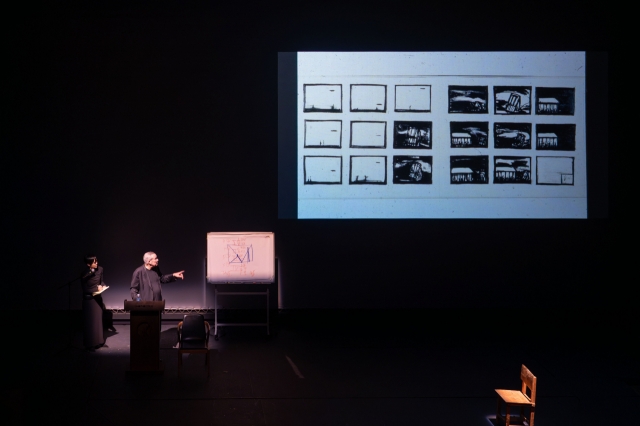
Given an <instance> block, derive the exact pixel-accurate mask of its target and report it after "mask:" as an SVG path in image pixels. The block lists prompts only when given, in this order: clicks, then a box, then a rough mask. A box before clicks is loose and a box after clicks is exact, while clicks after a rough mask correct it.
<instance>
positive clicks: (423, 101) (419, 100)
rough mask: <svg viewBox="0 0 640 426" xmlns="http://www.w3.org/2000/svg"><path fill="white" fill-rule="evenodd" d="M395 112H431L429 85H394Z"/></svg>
mask: <svg viewBox="0 0 640 426" xmlns="http://www.w3.org/2000/svg"><path fill="white" fill-rule="evenodd" d="M395 110H396V112H431V86H430V85H396V107H395Z"/></svg>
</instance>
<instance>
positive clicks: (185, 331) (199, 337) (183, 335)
mask: <svg viewBox="0 0 640 426" xmlns="http://www.w3.org/2000/svg"><path fill="white" fill-rule="evenodd" d="M210 329H211V327H210V326H209V323H208V322H207V321H205V320H204V316H203V315H200V314H188V315H185V316H184V319H183V320H182V321H180V322H179V323H178V375H180V367H182V354H184V353H191V354H193V353H198V354H204V355H206V357H205V365H206V366H207V378H209V375H210V366H209V364H210V362H209V331H210Z"/></svg>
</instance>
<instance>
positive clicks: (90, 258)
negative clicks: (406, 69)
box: [84, 256, 96, 265]
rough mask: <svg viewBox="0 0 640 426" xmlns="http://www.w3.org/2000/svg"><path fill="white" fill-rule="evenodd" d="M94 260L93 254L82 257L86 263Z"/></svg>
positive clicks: (89, 263) (88, 263)
mask: <svg viewBox="0 0 640 426" xmlns="http://www.w3.org/2000/svg"><path fill="white" fill-rule="evenodd" d="M95 260H96V257H95V256H85V257H84V263H86V264H87V265H91V264H92V263H93V262H94V261H95Z"/></svg>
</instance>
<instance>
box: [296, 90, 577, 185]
mask: <svg viewBox="0 0 640 426" xmlns="http://www.w3.org/2000/svg"><path fill="white" fill-rule="evenodd" d="M343 86H347V87H343ZM431 90H432V86H431V85H428V84H414V85H408V84H407V85H405V84H402V85H400V84H398V85H386V84H350V85H343V84H304V85H303V102H302V105H303V113H304V114H303V117H304V145H303V159H304V163H303V170H304V178H303V179H304V184H305V185H343V184H349V185H423V184H427V185H428V184H432V183H433V178H432V174H433V159H434V151H433V147H434V146H436V145H437V144H444V145H446V146H447V148H450V149H448V150H447V152H448V153H451V154H450V155H444V154H440V153H437V154H435V156H436V161H443V162H448V165H449V178H448V184H452V185H467V184H530V185H573V182H574V160H575V156H574V154H575V151H576V122H577V121H576V118H575V114H574V112H575V88H573V87H537V86H497V85H496V86H488V85H486V86H463V85H457V86H456V85H449V86H447V88H446V90H447V92H448V96H447V100H448V105H447V106H444V105H437V107H438V108H448V109H447V111H446V113H447V117H448V120H447V122H443V123H437V122H436V123H435V125H438V126H439V125H442V126H448V134H449V137H448V138H446V139H445V138H442V137H439V138H436V139H435V140H434V132H433V126H434V123H433V121H432V120H430V113H432V105H431V98H432V97H431ZM345 92H346V93H345ZM345 110H347V111H349V112H350V113H356V114H355V115H354V114H349V117H348V119H347V120H345V119H344V118H342V116H344V114H343V111H345ZM390 111H393V112H394V113H396V114H394V116H393V119H389V118H386V117H388V112H390ZM357 113H366V114H363V116H366V119H353V118H354V116H355V117H357ZM403 113H410V115H411V119H410V120H401V119H397V118H398V117H399V116H402V114H403ZM407 115H409V114H407ZM422 116H424V117H425V118H424V119H422V118H421V117H422ZM378 117H379V118H378ZM416 117H420V118H419V119H416ZM557 117H559V118H557ZM345 126H346V128H345ZM440 134H442V133H440ZM443 139H444V140H443ZM344 147H348V148H349V154H346V155H345V154H343V153H342V152H344V151H341V150H343V148H344ZM388 148H390V149H391V151H390V150H389V149H388ZM489 148H492V149H491V150H489ZM484 149H486V150H487V154H486V155H484V154H483V153H482V151H483V150H484ZM458 150H459V154H458V152H457V151H458ZM454 151H455V155H454V154H453V152H454ZM390 152H391V155H389V153H390ZM499 152H500V153H499ZM501 152H504V154H502V153H501ZM490 153H491V155H490ZM439 157H442V158H439ZM446 157H448V158H446ZM345 168H346V172H347V173H343V170H345ZM389 168H391V170H392V172H391V173H388V169H389ZM343 176H345V178H346V179H343ZM345 180H346V182H345Z"/></svg>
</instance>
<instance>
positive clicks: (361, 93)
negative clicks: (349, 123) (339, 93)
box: [351, 84, 387, 112]
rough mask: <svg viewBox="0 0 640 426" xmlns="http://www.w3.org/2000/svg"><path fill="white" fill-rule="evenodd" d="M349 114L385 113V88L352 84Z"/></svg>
mask: <svg viewBox="0 0 640 426" xmlns="http://www.w3.org/2000/svg"><path fill="white" fill-rule="evenodd" d="M351 112H387V86H386V85H384V84H352V85H351Z"/></svg>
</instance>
